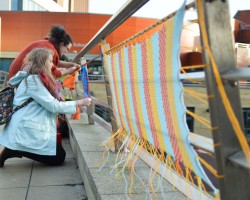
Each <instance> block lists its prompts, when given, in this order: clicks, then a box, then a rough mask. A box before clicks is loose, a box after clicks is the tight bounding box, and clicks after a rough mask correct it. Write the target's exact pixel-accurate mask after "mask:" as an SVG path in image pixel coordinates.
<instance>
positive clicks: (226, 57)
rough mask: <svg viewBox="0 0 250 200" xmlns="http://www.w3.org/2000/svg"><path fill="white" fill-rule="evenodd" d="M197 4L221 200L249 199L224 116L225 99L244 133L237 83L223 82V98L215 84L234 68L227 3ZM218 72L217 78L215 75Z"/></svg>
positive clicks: (245, 171)
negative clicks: (212, 60) (212, 59)
mask: <svg viewBox="0 0 250 200" xmlns="http://www.w3.org/2000/svg"><path fill="white" fill-rule="evenodd" d="M196 2H197V8H198V16H199V22H200V30H201V35H202V43H203V46H204V49H205V50H204V51H203V59H204V63H206V64H207V66H209V67H206V68H205V74H206V84H207V93H208V96H212V97H213V98H209V112H210V116H211V123H212V127H213V140H214V144H215V146H214V149H215V157H216V161H217V172H218V175H219V179H218V180H219V186H220V196H221V199H222V200H236V199H240V200H249V198H250V190H249V189H248V187H249V185H250V171H249V166H248V165H247V163H246V157H244V156H243V153H242V148H241V145H240V143H239V140H238V138H237V136H236V131H235V128H234V126H233V125H234V124H233V123H234V122H233V123H232V122H231V121H230V118H229V117H230V115H228V114H227V113H228V110H229V109H228V104H225V100H224V99H225V98H224V97H225V96H227V99H228V100H229V102H230V105H231V107H232V110H233V112H234V114H235V117H236V118H237V120H238V122H239V126H240V127H241V129H242V130H244V129H243V120H242V117H243V115H242V108H241V103H240V94H239V87H238V81H233V80H223V79H222V84H223V88H224V91H225V95H222V91H223V90H222V89H220V88H219V86H220V82H219V81H218V80H219V79H220V77H222V74H224V73H227V72H229V71H231V70H234V69H236V59H235V53H234V40H233V32H232V28H231V24H230V19H231V17H230V15H229V5H228V1H224V0H209V1H208V0H196ZM209 48H210V49H211V54H212V56H213V58H214V61H215V63H216V67H213V66H215V65H214V64H213V62H211V54H210V53H209ZM217 70H218V74H219V77H218V75H215V73H214V72H216V71H217ZM216 80H217V81H216ZM235 123H236V122H235ZM239 154H240V155H241V156H240V157H238V158H239V160H240V161H239V162H238V163H237V162H236V161H235V159H234V157H235V155H239ZM248 156H250V155H248Z"/></svg>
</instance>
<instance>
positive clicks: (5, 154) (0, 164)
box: [0, 147, 22, 167]
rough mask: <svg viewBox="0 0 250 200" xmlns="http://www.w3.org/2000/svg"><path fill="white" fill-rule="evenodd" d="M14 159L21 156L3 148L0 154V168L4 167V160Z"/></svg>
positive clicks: (16, 152)
mask: <svg viewBox="0 0 250 200" xmlns="http://www.w3.org/2000/svg"><path fill="white" fill-rule="evenodd" d="M14 157H18V158H21V157H22V156H21V155H20V153H19V152H18V151H15V150H11V149H8V148H6V147H5V148H4V149H3V151H2V152H1V154H0V167H3V166H4V162H5V160H7V159H9V158H14Z"/></svg>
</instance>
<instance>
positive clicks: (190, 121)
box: [186, 107, 194, 132]
mask: <svg viewBox="0 0 250 200" xmlns="http://www.w3.org/2000/svg"><path fill="white" fill-rule="evenodd" d="M187 109H188V110H189V111H190V112H193V113H194V107H187ZM186 121H187V125H188V128H189V131H190V132H194V118H193V117H192V116H190V115H189V114H187V115H186Z"/></svg>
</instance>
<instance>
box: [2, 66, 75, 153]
mask: <svg viewBox="0 0 250 200" xmlns="http://www.w3.org/2000/svg"><path fill="white" fill-rule="evenodd" d="M25 76H26V72H25V71H20V72H18V73H17V75H16V76H15V77H13V78H11V79H10V84H11V85H17V84H19V83H20V85H19V86H18V88H17V91H16V94H15V97H14V101H13V104H14V107H16V106H18V105H21V104H22V103H23V102H25V101H26V100H27V99H29V98H30V97H32V98H33V99H34V101H32V102H31V103H29V104H28V105H26V106H25V107H23V108H21V109H20V110H18V111H17V112H15V113H14V114H13V115H12V118H11V120H10V122H9V123H8V124H6V125H5V127H4V129H3V131H2V134H0V144H1V145H3V146H5V147H8V148H10V149H14V150H21V151H27V152H31V153H35V154H40V155H55V154H56V114H57V113H62V114H74V113H76V102H75V101H67V102H60V101H58V100H57V99H55V98H54V97H53V96H52V95H51V94H50V92H49V91H48V90H47V89H46V87H45V86H44V85H43V83H42V82H41V80H40V79H39V77H38V76H37V75H30V76H29V77H28V79H27V86H26V83H25V80H24V77H25Z"/></svg>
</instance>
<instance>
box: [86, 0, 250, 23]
mask: <svg viewBox="0 0 250 200" xmlns="http://www.w3.org/2000/svg"><path fill="white" fill-rule="evenodd" d="M127 1H128V0H105V1H104V0H89V11H90V12H91V13H101V14H115V13H117V11H118V10H119V9H120V8H121V7H122V6H123V5H124V4H126V2H127ZM104 2H105V3H104ZM183 2H184V0H150V1H149V2H147V3H146V4H145V5H144V6H143V7H142V8H141V9H140V10H139V11H137V12H136V13H135V14H134V15H133V16H136V17H146V18H157V19H161V18H164V17H166V16H167V15H168V14H169V13H172V12H174V11H176V10H177V9H178V8H179V7H180V6H181V4H182V3H183ZM187 2H190V0H187ZM229 8H230V14H231V16H232V17H233V16H234V15H235V13H236V12H237V11H238V10H250V1H249V0H229Z"/></svg>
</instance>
